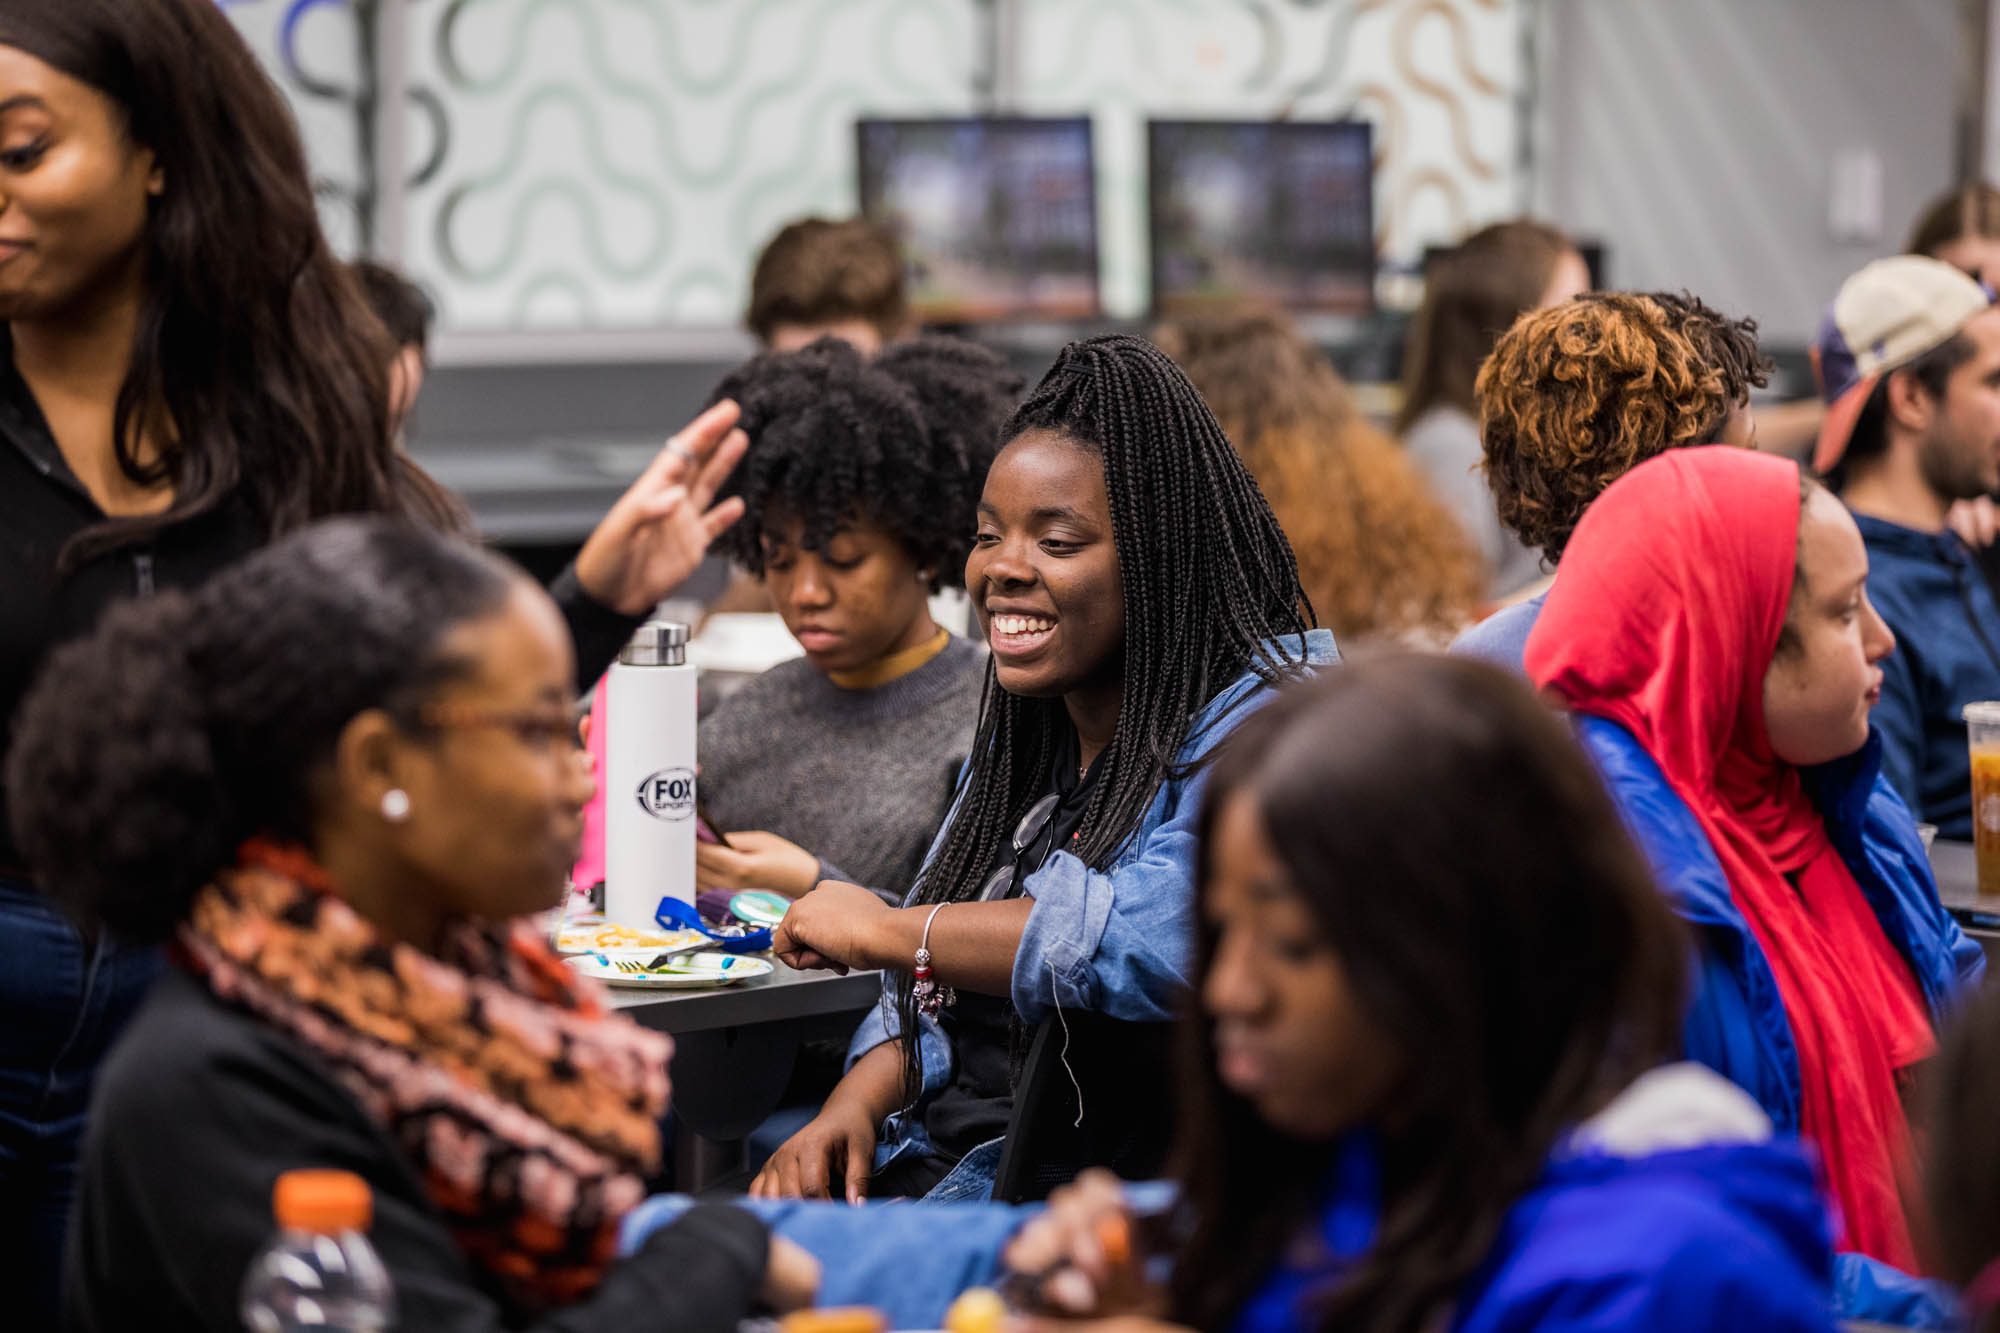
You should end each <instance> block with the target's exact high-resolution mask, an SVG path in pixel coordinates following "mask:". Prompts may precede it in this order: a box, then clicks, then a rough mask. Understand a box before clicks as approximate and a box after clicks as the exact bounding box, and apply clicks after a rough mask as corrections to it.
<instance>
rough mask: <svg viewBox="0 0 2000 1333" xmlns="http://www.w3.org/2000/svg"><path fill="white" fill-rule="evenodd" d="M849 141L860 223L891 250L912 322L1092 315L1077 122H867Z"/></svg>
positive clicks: (1089, 240) (1082, 143) (1086, 138)
mask: <svg viewBox="0 0 2000 1333" xmlns="http://www.w3.org/2000/svg"><path fill="white" fill-rule="evenodd" d="M855 141H856V148H857V152H856V154H855V160H856V164H857V166H858V168H859V172H860V177H861V211H862V213H863V214H865V215H866V216H868V217H870V218H874V219H876V220H877V221H880V222H883V223H886V224H887V225H888V226H890V227H891V228H892V229H894V231H895V232H896V234H897V235H898V236H899V237H900V238H901V240H902V244H903V259H904V263H905V265H906V266H907V271H908V274H909V301H910V307H911V313H913V314H914V315H915V316H916V317H917V318H918V319H920V320H924V321H927V322H931V323H973V322H978V321H983V320H1002V319H1049V320H1069V319H1090V318H1094V317H1095V316H1096V315H1097V314H1098V312H1099V308H1100V307H1099V299H1098V288H1097V170H1096V158H1095V155H1094V153H1093V151H1092V144H1091V131H1090V120H1089V118H1087V117H1077V118H1074V119H1059V120H1058V119H1027V118H1021V117H967V118H958V119H936V120H873V119H869V120H861V121H858V122H856V124H855Z"/></svg>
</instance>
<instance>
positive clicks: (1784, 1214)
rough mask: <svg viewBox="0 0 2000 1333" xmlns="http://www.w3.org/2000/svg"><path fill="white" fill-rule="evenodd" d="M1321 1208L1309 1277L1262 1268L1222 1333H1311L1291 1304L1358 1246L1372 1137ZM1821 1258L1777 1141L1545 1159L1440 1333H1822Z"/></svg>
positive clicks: (1374, 1171) (1352, 1150) (1368, 1234)
mask: <svg viewBox="0 0 2000 1333" xmlns="http://www.w3.org/2000/svg"><path fill="white" fill-rule="evenodd" d="M1330 1184H1331V1189H1330V1191H1329V1198H1328V1200H1327V1202H1326V1205H1325V1209H1324V1211H1323V1213H1322V1214H1321V1227H1320V1239H1321V1241H1322V1242H1323V1244H1324V1247H1325V1253H1326V1254H1327V1255H1328V1259H1327V1260H1325V1261H1322V1262H1321V1263H1320V1264H1319V1265H1318V1266H1317V1267H1318V1272H1317V1273H1315V1272H1313V1271H1310V1270H1304V1269H1297V1268H1287V1269H1282V1270H1280V1271H1279V1272H1278V1273H1276V1274H1274V1275H1273V1277H1272V1279H1271V1280H1270V1281H1269V1282H1268V1283H1267V1284H1266V1286H1265V1287H1264V1289H1263V1290H1262V1291H1261V1292H1259V1293H1258V1295H1257V1296H1256V1297H1255V1298H1254V1299H1253V1300H1252V1302H1251V1303H1250V1305H1249V1306H1248V1307H1247V1308H1246V1309H1245V1310H1244V1312H1243V1315H1242V1317H1241V1318H1240V1319H1239V1320H1238V1321H1237V1323H1236V1326H1235V1331H1234V1333H1297V1331H1298V1330H1304V1329H1307V1328H1310V1327H1312V1326H1313V1323H1312V1320H1311V1319H1310V1317H1309V1316H1308V1315H1306V1314H1305V1313H1304V1311H1302V1310H1301V1308H1300V1306H1301V1300H1302V1298H1307V1297H1309V1294H1310V1292H1311V1291H1312V1290H1313V1288H1314V1287H1315V1286H1317V1285H1318V1284H1319V1283H1320V1282H1323V1281H1325V1280H1326V1279H1327V1278H1330V1277H1331V1276H1332V1275H1333V1274H1334V1273H1335V1272H1337V1271H1338V1268H1339V1265H1340V1263H1341V1262H1342V1261H1347V1260H1352V1259H1353V1258H1355V1257H1357V1256H1358V1255H1359V1254H1360V1253H1362V1251H1363V1250H1365V1248H1366V1247H1367V1245H1368V1244H1369V1243H1370V1242H1371V1241H1372V1240H1373V1238H1374V1233H1375V1228H1376V1219H1377V1213H1378V1210H1379V1206H1380V1187H1381V1182H1380V1179H1379V1169H1378V1167H1377V1165H1376V1162H1375V1157H1374V1149H1373V1141H1372V1139H1370V1138H1369V1137H1368V1136H1367V1135H1365V1134H1355V1135H1350V1136H1349V1137H1348V1139H1347V1140H1346V1141H1345V1142H1344V1143H1343V1144H1342V1145H1341V1149H1340V1155H1339V1157H1338V1159H1337V1160H1336V1162H1335V1165H1334V1169H1333V1173H1332V1179H1331V1181H1330ZM1831 1258H1832V1256H1831V1253H1830V1252H1829V1250H1828V1247H1827V1237H1826V1221H1825V1217H1824V1214H1823V1213H1822V1211H1821V1209H1820V1206H1819V1198H1818V1194H1817V1192H1816V1191H1815V1189H1814V1186H1813V1170H1812V1164H1811V1163H1810V1162H1809V1161H1808V1160H1807V1158H1806V1156H1805V1154H1804V1153H1803V1152H1801V1151H1800V1150H1799V1147H1798V1145H1797V1144H1796V1143H1795V1142H1793V1141H1789V1140H1786V1141H1779V1142H1761V1143H1730V1144H1722V1145H1704V1146H1698V1147H1689V1148H1683V1149H1680V1150H1678V1151H1665V1152H1655V1153H1646V1154H1641V1155H1637V1156H1622V1155H1618V1154H1614V1153H1609V1152H1601V1151H1584V1152H1581V1153H1578V1154H1569V1153H1565V1152H1558V1153H1556V1154H1555V1155H1553V1156H1552V1157H1551V1158H1550V1160H1549V1164H1548V1166H1547V1167H1546V1168H1545V1169H1544V1171H1543V1172H1542V1175H1541V1178H1540V1179H1539V1180H1537V1181H1536V1182H1535V1184H1534V1186H1533V1188H1531V1189H1530V1190H1529V1191H1528V1193H1527V1194H1525V1195H1523V1196H1522V1197H1521V1199H1520V1200H1519V1202H1517V1203H1516V1204H1515V1205H1514V1206H1513V1208H1511V1209H1509V1210H1508V1212H1507V1215H1506V1217H1505V1218H1504V1219H1503V1220H1502V1222H1501V1225H1500V1231H1499V1234H1498V1235H1497V1236H1496V1237H1495V1239H1494V1243H1493V1248H1492V1249H1491V1250H1490V1251H1489V1253H1488V1255H1487V1258H1486V1261H1485V1262H1484V1263H1482V1264H1481V1265H1480V1267H1479V1268H1478V1270H1476V1271H1475V1272H1474V1273H1473V1275H1472V1277H1471V1278H1469V1279H1468V1280H1467V1281H1466V1283H1465V1285H1464V1287H1463V1288H1462V1289H1461V1290H1460V1292H1459V1295H1458V1299H1457V1301H1456V1303H1455V1306H1454V1313H1453V1316H1452V1318H1451V1321H1450V1324H1449V1327H1450V1329H1451V1330H1452V1333H1517V1331H1518V1333H1527V1331H1528V1330H1535V1331H1536V1333H1596V1331H1597V1330H1605V1331H1606V1333H1609V1330H1613V1329H1617V1330H1629V1331H1630V1333H1649V1331H1651V1330H1658V1331H1659V1333H1667V1330H1674V1331H1675V1333H1679V1330H1682V1329H1703V1330H1723V1329H1743V1330H1766V1329H1768V1330H1776V1331H1777V1333H1803V1331H1804V1330H1815V1331H1816V1333H1817V1331H1826V1330H1831V1328H1832V1327H1833V1316H1832V1307H1831V1305H1830V1303H1829V1292H1830V1274H1829V1268H1830V1262H1831Z"/></svg>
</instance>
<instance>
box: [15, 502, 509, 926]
mask: <svg viewBox="0 0 2000 1333" xmlns="http://www.w3.org/2000/svg"><path fill="white" fill-rule="evenodd" d="M524 577H525V576H523V575H522V574H521V573H520V571H519V570H517V569H514V568H513V567H512V566H511V565H509V564H508V563H507V562H506V561H505V560H503V559H501V558H500V557H499V556H496V555H492V554H489V553H487V552H485V551H482V550H480V549H479V548H478V547H476V546H473V545H471V544H470V543H468V542H462V541H458V540H455V539H453V538H450V537H446V536H442V535H440V534H437V533H433V532H430V531H427V530H425V529H423V528H419V527H416V526H414V525H412V524H409V523H406V522H404V521H402V520H398V519H393V518H385V517H373V518H344V519H331V520H328V521H326V522H324V523H318V524H314V525H312V526H310V527H307V528H305V529H304V530H302V531H300V532H298V533H295V534H293V535H292V536H290V537H288V538H285V539H284V540H282V541H279V542H276V543H274V544H272V545H270V546H267V547H265V548H264V549H262V550H261V551H258V552H256V553H255V554H254V555H252V556H250V557H249V558H248V559H246V560H244V561H243V562H242V563H241V564H238V565H235V566H232V567H231V568H229V569H227V570H224V571H223V572H222V573H220V574H218V575H216V576H215V577H214V578H212V579H210V580H209V581H208V582H207V583H206V584H204V585H203V586H202V587H201V588H200V589H199V590H198V591H196V592H194V593H192V594H189V593H184V592H180V591H178V590H174V591H168V592H164V593H161V594H160V595H159V596H157V597H146V598H139V599H135V600H132V601H127V602H123V603H120V604H119V605H117V606H114V607H113V608H112V609H111V610H110V611H109V612H108V613H106V615H105V617H104V620H103V621H102V623H100V624H99V626H98V627H97V629H96V630H95V631H93V632H92V633H91V634H89V635H86V636H85V637H83V638H82V639H79V640H76V641H74V642H71V643H68V644H65V645H63V646H62V647H60V648H58V649H56V651H55V652H54V653H52V654H51V655H50V657H49V660H48V662H47V664H46V665H45V666H44V667H43V669H42V672H41V675H40V677H39V678H38V680H37V683H36V684H35V686H34V687H33V688H32V689H31V690H30V691H29V692H28V696H27V698H26V699H25V700H24V701H23V702H22V704H21V709H20V712H19V714H18V715H17V723H16V730H15V739H14V744H13V748H12V750H11V751H10V752H9V754H8V756H7V775H6V776H7V791H8V793H9V804H10V807H11V809H10V813H11V815H12V817H13V825H14V837H15V840H16V843H17V844H18V845H19V846H20V847H21V849H22V851H23V852H24V854H25V855H26V856H27V858H28V863H29V865H30V866H31V867H33V869H34V872H35V878H36V883H38V884H40V885H42V886H44V887H45V888H46V889H47V890H48V891H49V893H50V895H51V896H53V897H54V898H55V899H56V900H57V901H58V902H60V903H62V904H63V905H64V906H65V907H66V908H67V909H68V910H69V911H70V912H71V913H72V914H73V915H74V916H76V917H77V918H78V919H79V920H81V921H84V922H86V923H88V924H90V925H92V926H101V927H103V928H105V929H107V930H109V931H111V932H112V933H113V934H116V935H119V936H121V937H124V938H128V939H133V940H137V941H141V942H150V941H154V940H160V939H163V938H165V937H166V936H167V935H168V934H169V933H170V932H171V931H172V930H173V928H174V926H175V925H176V924H177V923H178V922H179V921H180V919H181V917H182V915H183V914H184V913H185V912H186V910H187V907H188V904H189V902H190V901H191V900H192V898H193V895H194V893H195V891H196V890H198V889H199V888H200V887H201V886H202V885H203V884H205V883H207V882H208V880H209V879H210V878H211V877H212V876H213V875H214V874H215V872H216V871H218V870H220V869H222V868H223V867H224V866H225V865H226V864H227V863H228V862H229V860H230V859H231V858H232V857H233V856H234V855H235V852H236V849H237V848H238V847H239V846H240V845H241V844H242V843H243V841H244V840H245V839H247V838H249V837H251V836H252V835H256V834H264V835H269V836H274V837H277V838H280V839H284V840H288V841H295V842H304V841H306V840H307V839H308V837H309V836H310V835H311V833H312V830H313V824H314V812H315V809H316V807H317V800H316V797H315V779H316V778H317V776H318V775H319V773H320V772H321V770H322V768H323V766H324V765H325V764H326V763H328V762H329V761H330V760H331V758H332V755H333V750H334V746H335V743H336V742H337V741H338V740H339V737H340V734H341V732H342V731H343V730H344V729H345V728H346V726H347V724H348V722H349V721H350V720H352V719H353V718H354V716H355V715H356V714H358V713H361V712H364V711H366V710H367V709H370V708H381V709H384V710H386V711H388V712H389V713H390V715H391V716H392V717H395V718H397V719H398V720H399V722H402V723H403V724H405V725H408V726H411V727H415V726H417V725H419V723H420V720H421V719H420V717H419V713H420V707H419V706H420V705H421V703H422V702H423V700H424V699H425V698H427V697H428V695H429V694H430V692H431V691H433V690H434V689H436V688H437V687H438V686H440V685H442V684H444V683H446V682H447V681H449V680H452V679H455V678H457V676H458V675H459V674H461V673H462V672H463V671H464V670H465V669H466V668H467V665H468V664H466V663H464V662H461V661H458V660H457V659H455V658H454V657H453V656H452V655H451V654H450V653H449V652H448V651H447V643H446V641H447V639H448V638H449V636H450V634H451V632H452V631H453V630H454V629H456V628H457V627H458V626H460V625H461V624H464V623H465V622H467V621H469V620H473V619H477V618H479V617H482V616H485V615H488V614H491V613H493V612H496V611H498V610H499V609H500V607H501V606H502V605H503V604H504V603H505V601H506V599H507V597H508V595H509V594H510V592H511V591H512V589H513V588H514V587H515V586H516V585H517V583H519V582H520V581H522V580H523V578H524Z"/></svg>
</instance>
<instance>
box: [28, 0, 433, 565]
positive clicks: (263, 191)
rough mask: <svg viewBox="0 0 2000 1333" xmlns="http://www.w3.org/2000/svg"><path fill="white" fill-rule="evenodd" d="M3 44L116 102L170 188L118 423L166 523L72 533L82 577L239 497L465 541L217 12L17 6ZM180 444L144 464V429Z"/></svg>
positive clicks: (287, 139)
mask: <svg viewBox="0 0 2000 1333" xmlns="http://www.w3.org/2000/svg"><path fill="white" fill-rule="evenodd" d="M0 45H6V46H12V47H15V48H17V49H19V50H21V51H24V52H26V53H27V54H28V55H31V56H33V57H34V58H35V59H37V60H40V61H42V62H43V63H44V64H47V65H49V66H51V67H53V68H55V69H57V70H60V71H61V72H62V73H64V74H66V75H68V76H70V77H71V78H74V79H77V80H79V81H81V82H83V83H85V84H88V85H89V86H90V87H91V88H93V89H95V90H96V91H97V92H99V93H101V94H102V95H104V96H105V97H107V98H109V99H110V100H111V102H112V103H113V104H114V105H115V106H116V108H117V109H118V111H119V113H120V114H121V115H122V117H123V119H124V122H125V128H126V130H127V132H128V133H129V134H130V135H131V137H132V138H133V140H134V141H136V142H137V143H140V144H142V145H144V146H145V147H146V148H148V149H150V150H151V151H152V153H153V155H154V158H155V160H156V162H157V164H158V166H159V168H160V171H161V174H162V177H163V179H164V180H165V183H166V185H165V190H164V192H163V193H162V194H161V195H160V197H158V198H156V199H154V200H152V201H151V205H150V213H149V215H148V217H147V220H146V227H145V236H144V240H143V245H144V250H145V271H144V279H143V280H144V283H145V295H144V298H143V301H142V305H141V309H140V312H139V326H138V332H137V334H136V336H135V338H134V341H133V346H132V362H131V367H130V369H129V370H128V371H127V373H126V376H125V382H124V384H123V385H122V386H121V387H120V388H119V391H118V402H117V407H116V415H115V418H114V432H113V433H114V438H115V441H116V449H117V457H118V464H119V466H120V468H122V469H123V470H124V472H125V474H126V475H127V476H129V477H130V478H132V479H133V480H134V481H135V482H139V483H142V484H151V483H157V482H162V481H171V482H172V483H173V485H174V492H175V493H174V502H173V505H172V507H171V508H169V509H168V510H166V511H165V512H163V513H160V514H156V515H149V516H145V517H137V518H120V519H115V520H111V521H108V522H105V523H102V524H99V525H97V526H96V527H94V528H92V529H90V530H88V531H86V532H84V533H82V534H79V536H78V537H77V538H76V539H75V541H74V542H73V543H72V545H71V547H70V549H69V550H68V551H66V552H65V555H64V559H65V562H66V563H70V564H74V563H75V562H77V561H80V560H84V559H87V558H89V557H90V556H92V555H94V554H97V553H100V552H102V551H104V550H106V549H109V548H111V547H113V546H117V545H120V544H123V543H125V542H128V541H132V540H135V539H139V538H142V537H144V536H146V535H148V534H150V533H152V532H154V531H157V530H158V529H160V528H162V527H164V526H166V525H168V524H170V523H174V522H177V521H179V520H181V519H183V518H186V517H188V516H190V515H194V514H199V513H203V512H205V511H207V510H210V509H213V508H215V507H216V506H217V505H218V504H220V503H221V502H222V500H223V499H224V498H225V497H226V496H228V495H229V494H230V493H231V492H232V491H235V490H237V489H239V488H240V489H241V491H242V493H243V494H244V495H245V497H246V498H247V500H248V501H249V503H250V505H251V507H252V508H253V510H254V511H255V512H256V514H257V517H258V519H259V520H260V521H261V523H262V524H263V525H264V527H265V529H266V531H267V532H268V533H269V534H270V535H274V536H275V535H278V534H281V533H284V532H288V531H290V530H291V529H293V528H296V527H298V526H299V525H301V524H302V523H305V522H307V521H309V520H310V519H313V518H317V517H320V516H322V515H327V514H336V513H354V512H368V511H381V512H389V513H399V514H405V515H408V516H410V517H412V518H415V519H417V520H419V521H422V522H426V523H428V524H431V525H433V526H444V527H462V526H463V520H462V518H461V517H460V516H461V514H462V511H461V510H460V509H459V508H458V506H457V504H456V502H455V501H454V500H453V499H452V498H451V497H450V495H449V494H448V493H447V492H445V491H444V490H443V489H442V488H441V487H439V486H438V485H437V483H436V482H434V481H432V480H431V479H430V478H429V477H428V476H426V475H425V474H424V473H423V472H422V470H421V469H419V468H418V467H417V466H416V464H415V463H413V462H412V461H410V459H409V458H408V456H407V455H405V454H403V453H402V452H401V451H399V450H398V449H397V448H396V447H395V441H394V430H393V426H392V424H391V421H390V413H389V380H388V367H389V362H390V361H391V360H392V359H393V358H394V356H395V347H394V346H393V345H392V344H391V342H390V340H389V335H388V332H387V330H385V329H384V328H383V327H382V324H381V322H380V321H379V320H377V319H376V318H375V316H374V315H373V314H372V313H371V312H370V311H369V309H368V307H367V304H366V302H365V301H364V300H363V298H362V295H361V291H360V288H359V286H358V285H357V283H356V281H355V279H354V277H353V275H352V274H351V273H350V272H349V271H348V270H347V268H346V266H345V265H343V264H341V263H340V262H339V261H338V260H337V259H335V258H334V256H333V254H332V252H331V251H330V250H329V249H328V247H327V243H326V238H325V236H324V235H323V234H322V232H321V230H320V225H319V216H318V213H317V212H316V210H315V207H314V203H313V191H312V185H311V182H310V180H309V178H308V176H307V171H306V156H305V150H304V148H303V146H302V145H301V143H300V141H299V133H298V127H297V126H296V124H295V123H294V122H293V119H292V115H291V112H290V110H289V109H288V108H287V107H286V105H285V102H284V99H283V98H282V97H281V96H280V95H279V93H278V90H277V89H276V88H275V87H274V86H273V85H272V83H271V81H270V79H269V78H268V77H267V76H266V75H265V74H264V72H263V71H262V70H261V69H260V68H259V67H258V65H257V62H256V59H255V57H253V56H252V55H251V53H250V49H249V48H248V47H247V46H246V45H245V44H244V42H243V40H242V38H241V37H239V36H238V35H237V33H236V30H235V29H234V28H233V27H232V26H231V25H230V23H229V20H228V19H226V18H224V17H223V15H222V11H221V9H220V8H219V7H218V6H217V5H216V4H215V3H214V0H7V3H6V5H5V6H4V7H0ZM162 414H164V417H165V420H166V421H167V422H168V423H169V425H170V429H168V430H167V431H166V432H165V437H164V438H162V439H159V440H157V441H155V443H156V444H157V445H158V448H159V452H158V455H157V457H155V458H152V459H151V460H142V459H141V458H140V456H139V449H138V445H139V441H140V436H141V434H142V431H143V429H144V427H145V426H146V425H147V424H148V423H149V422H152V421H154V420H157V419H159V418H160V417H161V415H162Z"/></svg>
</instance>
